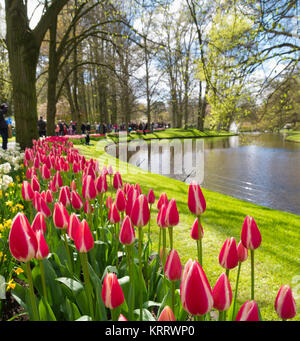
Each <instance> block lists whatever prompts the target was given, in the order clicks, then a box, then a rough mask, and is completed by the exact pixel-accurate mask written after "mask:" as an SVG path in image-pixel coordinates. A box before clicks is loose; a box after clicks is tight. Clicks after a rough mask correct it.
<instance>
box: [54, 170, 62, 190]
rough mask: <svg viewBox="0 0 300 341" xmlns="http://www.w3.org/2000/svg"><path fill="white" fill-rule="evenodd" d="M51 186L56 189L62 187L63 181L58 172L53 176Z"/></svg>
mask: <svg viewBox="0 0 300 341" xmlns="http://www.w3.org/2000/svg"><path fill="white" fill-rule="evenodd" d="M53 186H54V187H55V188H56V189H58V188H60V187H62V186H63V181H62V178H61V175H60V172H59V171H57V172H56V173H55V175H54V178H53Z"/></svg>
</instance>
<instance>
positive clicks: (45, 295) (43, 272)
mask: <svg viewBox="0 0 300 341" xmlns="http://www.w3.org/2000/svg"><path fill="white" fill-rule="evenodd" d="M39 263H40V271H41V278H42V286H43V293H44V297H45V300H46V302H48V298H47V288H46V281H45V269H44V264H43V260H42V259H41V260H40V261H39Z"/></svg>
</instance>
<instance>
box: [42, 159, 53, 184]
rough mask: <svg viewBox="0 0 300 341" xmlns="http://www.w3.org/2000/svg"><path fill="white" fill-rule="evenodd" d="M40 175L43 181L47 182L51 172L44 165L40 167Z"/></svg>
mask: <svg viewBox="0 0 300 341" xmlns="http://www.w3.org/2000/svg"><path fill="white" fill-rule="evenodd" d="M41 175H42V178H43V179H44V180H48V179H50V177H51V171H50V169H49V168H48V167H47V165H46V164H45V163H44V164H43V166H42V171H41Z"/></svg>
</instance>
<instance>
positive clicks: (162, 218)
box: [156, 205, 167, 228]
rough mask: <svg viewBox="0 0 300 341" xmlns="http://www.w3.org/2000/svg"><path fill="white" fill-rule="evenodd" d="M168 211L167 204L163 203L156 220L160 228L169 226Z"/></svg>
mask: <svg viewBox="0 0 300 341" xmlns="http://www.w3.org/2000/svg"><path fill="white" fill-rule="evenodd" d="M166 212H167V207H166V205H161V207H160V209H159V212H158V215H157V220H156V222H157V225H158V226H159V227H160V228H165V227H167V224H166Z"/></svg>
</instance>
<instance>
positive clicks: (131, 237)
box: [119, 215, 135, 245]
mask: <svg viewBox="0 0 300 341" xmlns="http://www.w3.org/2000/svg"><path fill="white" fill-rule="evenodd" d="M119 240H120V243H121V244H123V245H131V244H132V243H134V241H135V232H134V228H133V225H132V222H131V219H130V217H129V216H128V215H127V216H126V217H125V218H124V220H123V221H122V224H121V228H120V234H119Z"/></svg>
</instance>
